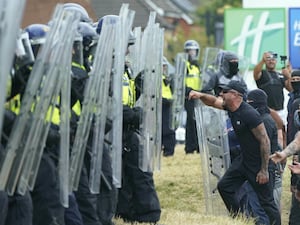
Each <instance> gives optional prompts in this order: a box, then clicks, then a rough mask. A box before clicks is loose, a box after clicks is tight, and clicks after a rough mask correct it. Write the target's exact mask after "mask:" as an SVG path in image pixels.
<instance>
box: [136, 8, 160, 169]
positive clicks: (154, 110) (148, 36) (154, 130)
mask: <svg viewBox="0 0 300 225" xmlns="http://www.w3.org/2000/svg"><path fill="white" fill-rule="evenodd" d="M155 17H156V14H155V13H154V12H152V13H150V16H149V21H148V24H147V26H146V28H145V30H144V32H143V37H142V45H141V59H142V60H143V59H145V60H144V62H145V64H144V68H145V69H144V77H143V94H142V96H141V97H140V99H141V100H140V101H141V105H142V108H143V117H142V121H141V123H140V124H141V125H140V131H141V140H140V147H139V166H140V168H141V170H143V171H153V170H154V169H160V155H161V118H162V116H161V81H162V79H161V76H162V57H163V30H162V29H161V28H159V25H158V24H155ZM146 58H147V60H146Z"/></svg>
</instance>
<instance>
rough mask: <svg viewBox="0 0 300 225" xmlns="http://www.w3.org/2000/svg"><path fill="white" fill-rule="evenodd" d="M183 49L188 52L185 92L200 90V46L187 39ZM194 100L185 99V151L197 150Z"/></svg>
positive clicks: (187, 152)
mask: <svg viewBox="0 0 300 225" xmlns="http://www.w3.org/2000/svg"><path fill="white" fill-rule="evenodd" d="M184 51H185V52H186V53H187V54H188V60H187V61H186V68H187V73H186V77H185V86H186V93H188V92H189V91H190V90H191V89H192V90H195V91H200V89H201V71H200V66H199V63H198V58H199V54H200V46H199V44H198V42H197V41H195V40H187V41H186V42H185V43H184ZM194 107H195V101H194V100H193V99H191V100H188V99H187V98H186V99H185V102H184V108H185V110H186V112H187V117H186V131H185V153H186V154H189V153H193V152H194V151H196V152H199V144H198V138H197V129H196V120H195V115H194Z"/></svg>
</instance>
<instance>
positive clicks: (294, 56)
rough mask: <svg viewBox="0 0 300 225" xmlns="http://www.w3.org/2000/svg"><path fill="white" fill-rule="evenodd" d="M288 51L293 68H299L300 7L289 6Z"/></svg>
mask: <svg viewBox="0 0 300 225" xmlns="http://www.w3.org/2000/svg"><path fill="white" fill-rule="evenodd" d="M289 40H290V41H289V52H290V56H289V57H290V62H291V64H292V67H293V69H300V8H289Z"/></svg>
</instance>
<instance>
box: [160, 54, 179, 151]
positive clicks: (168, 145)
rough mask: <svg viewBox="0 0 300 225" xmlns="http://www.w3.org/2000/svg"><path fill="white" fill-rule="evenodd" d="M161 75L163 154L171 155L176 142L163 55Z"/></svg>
mask: <svg viewBox="0 0 300 225" xmlns="http://www.w3.org/2000/svg"><path fill="white" fill-rule="evenodd" d="M162 64H163V75H162V79H163V81H162V145H163V156H173V155H174V148H175V144H176V140H175V131H174V130H173V129H171V125H170V119H171V113H172V99H173V96H172V89H171V80H170V77H169V75H168V61H167V59H166V58H165V57H163V63H162Z"/></svg>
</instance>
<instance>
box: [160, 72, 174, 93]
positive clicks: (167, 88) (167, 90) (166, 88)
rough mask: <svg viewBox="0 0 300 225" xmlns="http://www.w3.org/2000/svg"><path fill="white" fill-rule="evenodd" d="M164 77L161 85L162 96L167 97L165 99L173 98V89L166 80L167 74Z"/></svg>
mask: <svg viewBox="0 0 300 225" xmlns="http://www.w3.org/2000/svg"><path fill="white" fill-rule="evenodd" d="M162 78H163V82H162V83H161V87H162V92H161V94H162V98H165V99H172V98H173V96H172V91H171V87H170V84H168V85H166V84H165V82H164V79H166V76H165V75H163V76H162Z"/></svg>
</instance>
